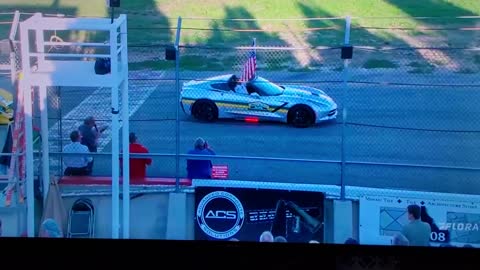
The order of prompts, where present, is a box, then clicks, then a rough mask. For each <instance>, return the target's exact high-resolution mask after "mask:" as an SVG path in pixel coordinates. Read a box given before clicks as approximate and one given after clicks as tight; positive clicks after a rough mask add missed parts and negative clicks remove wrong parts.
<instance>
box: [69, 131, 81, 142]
mask: <svg viewBox="0 0 480 270" xmlns="http://www.w3.org/2000/svg"><path fill="white" fill-rule="evenodd" d="M81 138H82V135H81V134H80V132H79V131H78V130H74V131H72V132H71V133H70V140H71V141H72V142H79V141H80V139H81Z"/></svg>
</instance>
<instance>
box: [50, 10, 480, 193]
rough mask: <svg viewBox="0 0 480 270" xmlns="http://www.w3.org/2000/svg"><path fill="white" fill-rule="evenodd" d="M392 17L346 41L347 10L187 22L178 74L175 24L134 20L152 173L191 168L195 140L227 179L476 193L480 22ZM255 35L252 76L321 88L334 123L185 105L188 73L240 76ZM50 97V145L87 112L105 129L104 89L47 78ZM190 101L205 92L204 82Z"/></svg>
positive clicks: (133, 108) (356, 21) (106, 169)
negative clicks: (305, 17)
mask: <svg viewBox="0 0 480 270" xmlns="http://www.w3.org/2000/svg"><path fill="white" fill-rule="evenodd" d="M472 20H473V19H472ZM476 20H478V19H476ZM395 23H396V25H389V24H388V23H386V22H385V21H383V20H382V21H381V20H380V19H368V18H353V19H352V24H351V30H350V31H349V35H347V38H346V37H345V20H344V19H341V18H340V19H339V18H333V19H323V20H318V21H316V22H315V23H312V22H305V25H302V27H303V28H291V27H289V26H288V25H287V26H285V24H280V23H279V24H277V25H274V24H273V23H272V24H271V25H269V26H270V27H271V28H269V29H261V28H260V27H259V26H258V25H256V23H255V22H254V21H253V22H252V21H246V22H241V21H240V22H237V21H233V22H229V23H227V22H224V21H218V20H217V21H214V22H212V23H210V24H208V23H203V24H201V25H204V24H205V25H210V26H211V27H206V28H203V27H199V26H198V24H197V22H196V21H194V20H184V21H183V26H182V27H181V29H180V30H181V31H180V34H181V35H180V44H178V45H179V47H178V48H179V55H180V57H179V58H178V59H177V60H176V61H179V62H178V64H179V69H178V70H176V62H175V61H169V60H166V59H165V52H166V50H167V49H168V48H171V47H172V45H174V44H173V42H174V39H175V31H176V30H177V28H176V27H175V26H174V25H175V22H174V21H169V20H166V21H165V20H164V21H159V22H158V25H157V24H156V25H155V27H154V28H155V29H153V28H151V27H142V26H141V25H132V24H130V28H131V29H129V40H130V41H131V42H130V44H129V69H130V72H129V93H130V121H129V124H130V130H131V132H135V133H136V135H137V136H138V138H139V141H140V143H142V144H143V145H145V146H146V147H147V148H148V149H149V151H150V153H152V155H153V157H152V158H153V164H152V166H150V167H149V168H148V170H147V174H148V176H151V177H172V178H174V177H179V178H183V177H186V165H185V164H186V159H187V158H188V156H186V155H185V154H186V153H187V152H188V151H189V150H191V149H192V148H193V143H194V141H195V139H196V138H197V137H203V138H205V139H206V140H207V141H208V143H209V145H210V146H211V147H212V148H213V149H214V151H215V152H216V154H217V157H215V158H212V161H213V163H214V164H216V165H228V166H229V179H232V180H247V181H271V182H291V183H315V184H330V185H351V186H366V187H378V188H398V189H408V190H420V191H437V192H454V193H470V194H472V193H473V194H478V193H480V186H479V185H478V184H476V179H478V177H479V176H480V173H479V169H480V158H479V157H480V154H479V153H480V152H479V149H478V147H476V145H479V143H480V141H479V138H480V137H479V136H478V135H479V133H480V118H479V115H480V114H479V109H478V106H476V105H477V104H478V103H479V101H480V91H479V87H480V80H479V79H478V73H479V71H480V58H479V48H478V41H476V40H477V39H476V38H477V37H478V29H477V30H475V31H474V30H472V29H470V28H471V27H470V28H469V27H467V26H465V25H460V24H451V25H452V26H451V27H450V26H448V27H447V26H445V27H444V28H442V29H443V30H441V29H440V30H439V29H435V28H433V29H429V28H428V27H427V28H426V29H416V28H415V27H414V26H411V25H409V24H408V23H405V24H404V23H402V22H401V21H399V20H395ZM475 23H477V21H475V22H473V24H475ZM464 24H468V25H471V24H472V21H468V22H464ZM430 28H432V27H430ZM462 29H463V30H462ZM465 29H470V30H465ZM162 31H163V32H162ZM347 31H348V30H347ZM137 32H141V33H142V34H141V35H140V34H134V33H137ZM459 33H467V34H466V36H467V38H465V37H462V38H461V39H460V38H459V37H460V36H461V34H459ZM132 36H135V38H133V37H132ZM348 36H349V37H350V38H348ZM137 37H138V38H137ZM90 38H95V37H90ZM253 38H255V39H256V42H257V45H256V57H257V71H256V74H257V75H258V76H261V77H263V78H265V79H267V80H269V81H271V82H273V83H275V84H278V85H280V86H285V87H289V86H298V85H301V86H305V87H312V88H316V89H320V90H322V91H324V92H325V94H327V95H328V96H329V97H331V98H332V99H333V100H334V101H335V103H336V104H337V106H338V108H337V118H336V120H335V121H326V122H324V123H320V124H318V125H316V126H313V127H308V128H304V129H299V128H294V127H292V126H291V125H289V124H287V123H285V122H286V121H287V119H288V112H289V110H288V109H283V110H281V112H282V113H283V115H280V114H279V115H277V116H278V118H277V119H276V120H279V121H262V120H261V121H260V122H259V123H252V122H251V121H246V117H236V118H240V119H236V120H232V119H219V120H218V121H215V122H213V123H205V122H203V121H198V120H197V119H195V118H194V117H193V116H192V115H191V111H188V110H185V111H184V110H183V109H182V108H181V107H179V106H180V100H179V99H178V98H179V96H178V95H179V93H178V91H180V90H181V88H182V86H183V85H184V84H185V83H187V82H191V81H194V82H196V83H199V82H205V81H206V80H207V79H208V78H211V77H214V76H222V75H231V74H235V75H237V76H238V77H240V75H241V72H242V69H243V65H244V64H245V62H246V61H247V59H248V56H249V52H250V51H251V48H248V46H250V44H251V41H252V39H253ZM86 40H87V39H86V38H85V37H84V38H83V40H82V41H86ZM151 41H153V42H151ZM202 41H203V42H202ZM345 41H348V43H349V44H351V45H353V46H354V52H353V58H352V59H350V60H344V59H341V57H340V56H341V51H342V46H343V45H344V43H345ZM92 52H94V51H92ZM177 76H178V77H177ZM177 79H178V82H179V83H180V89H178V88H177V87H176V81H177ZM48 97H49V105H48V108H49V117H50V119H49V125H50V128H49V142H50V151H51V152H61V149H62V147H63V145H65V143H67V142H68V141H69V137H68V135H69V133H70V132H71V131H72V130H74V129H76V128H77V127H78V126H79V125H80V124H81V123H82V121H83V119H84V118H85V117H87V116H94V117H95V118H96V119H97V122H98V123H99V125H107V126H108V123H109V121H110V117H111V116H110V107H111V106H110V103H111V101H110V90H109V89H81V88H78V87H52V88H49V90H48ZM197 98H205V96H202V94H200V91H199V94H198V97H197ZM243 98H244V97H241V96H238V95H233V96H231V97H229V100H223V101H222V102H219V103H222V104H220V105H221V106H223V108H222V109H223V110H226V109H225V108H229V109H231V110H232V109H233V110H240V109H242V108H244V107H245V106H247V107H248V106H250V105H249V104H250V103H254V102H251V101H248V100H245V99H243ZM270 100H271V102H273V103H275V104H276V103H278V102H282V101H284V100H283V97H281V96H278V97H275V96H273V97H271V98H270ZM217 105H218V104H217ZM220 105H219V106H220ZM177 110H179V112H180V114H179V118H178V119H177V114H176V113H177ZM345 112H346V114H345V115H344V113H345ZM274 120H275V119H274ZM344 120H345V122H344ZM177 132H179V133H178V134H177ZM107 133H108V129H107ZM107 138H110V135H109V134H107V135H106V136H105V137H102V138H101V139H100V142H99V143H100V145H101V147H100V149H99V150H100V151H99V152H100V154H99V155H100V156H98V157H96V160H98V162H97V161H96V163H95V168H94V174H95V175H110V173H111V159H110V156H109V155H108V154H109V153H110V147H111V146H110V140H109V139H107ZM177 149H178V150H179V154H180V155H181V156H180V159H179V164H178V165H179V166H178V170H177V159H176V154H177ZM52 156H55V157H52V161H53V160H54V159H55V160H57V161H55V162H52V168H51V171H52V172H55V173H58V174H61V173H62V168H61V163H62V161H61V157H59V156H58V155H54V154H52ZM342 161H343V163H342ZM342 164H343V165H342ZM439 183H441V184H439Z"/></svg>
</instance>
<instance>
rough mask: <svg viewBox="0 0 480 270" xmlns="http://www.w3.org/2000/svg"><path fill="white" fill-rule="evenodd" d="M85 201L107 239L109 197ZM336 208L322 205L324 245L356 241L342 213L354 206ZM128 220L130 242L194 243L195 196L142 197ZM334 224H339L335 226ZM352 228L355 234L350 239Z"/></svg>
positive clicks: (99, 234) (350, 217)
mask: <svg viewBox="0 0 480 270" xmlns="http://www.w3.org/2000/svg"><path fill="white" fill-rule="evenodd" d="M88 198H89V199H90V200H91V201H92V203H93V204H94V207H95V237H96V238H110V237H111V197H110V196H107V195H104V196H89V197H88ZM78 199H80V197H66V198H64V203H65V208H66V209H67V211H70V209H71V207H72V205H73V203H74V202H75V201H76V200H78ZM337 205H338V204H337V203H336V201H335V200H332V199H327V200H326V201H325V242H326V243H343V242H344V241H345V240H346V238H348V237H354V238H355V239H358V213H353V214H352V213H351V212H350V213H346V212H345V211H344V210H345V209H347V210H348V209H352V210H353V211H354V212H355V211H358V206H357V207H355V206H354V205H355V204H353V206H352V207H347V208H345V207H343V208H342V209H343V211H341V210H342V209H340V210H338V211H337V212H335V211H336V210H337V209H339V208H338V206H337ZM357 205H358V203H357ZM340 211H341V212H340ZM355 216H356V217H357V218H356V219H355ZM130 217H131V218H130V226H131V229H130V238H132V239H176V240H194V239H195V224H196V220H195V194H194V193H192V192H181V193H173V192H172V193H167V192H165V193H154V194H145V195H143V196H141V197H138V198H135V199H132V200H131V206H130ZM335 220H337V221H338V224H335ZM355 220H357V221H356V222H355ZM334 226H336V227H340V228H343V232H342V235H340V236H337V237H335V230H334ZM352 228H354V230H353V231H352V234H351V235H349V230H351V229H352ZM347 236H348V237H347ZM343 238H345V239H343Z"/></svg>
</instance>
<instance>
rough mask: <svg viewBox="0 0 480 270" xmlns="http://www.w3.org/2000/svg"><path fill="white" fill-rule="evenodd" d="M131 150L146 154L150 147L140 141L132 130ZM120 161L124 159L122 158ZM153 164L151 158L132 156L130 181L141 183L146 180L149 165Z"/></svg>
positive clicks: (130, 138) (130, 137) (131, 151)
mask: <svg viewBox="0 0 480 270" xmlns="http://www.w3.org/2000/svg"><path fill="white" fill-rule="evenodd" d="M128 139H129V141H130V145H129V150H130V153H138V154H146V153H148V149H147V148H146V147H145V146H143V145H141V144H140V143H138V138H137V136H136V135H135V133H133V132H131V133H130V136H129V138H128ZM120 162H122V160H121V159H120ZM151 164H152V159H151V158H141V157H130V182H131V183H139V182H142V181H145V176H146V174H147V166H149V165H151Z"/></svg>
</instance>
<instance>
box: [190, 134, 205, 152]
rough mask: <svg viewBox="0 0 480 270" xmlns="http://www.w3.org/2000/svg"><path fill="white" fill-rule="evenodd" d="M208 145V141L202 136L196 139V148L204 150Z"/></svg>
mask: <svg viewBox="0 0 480 270" xmlns="http://www.w3.org/2000/svg"><path fill="white" fill-rule="evenodd" d="M206 145H207V141H205V140H204V139H203V138H201V137H198V138H197V139H196V140H195V143H194V145H193V146H194V147H195V149H198V150H203V149H205V147H206Z"/></svg>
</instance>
